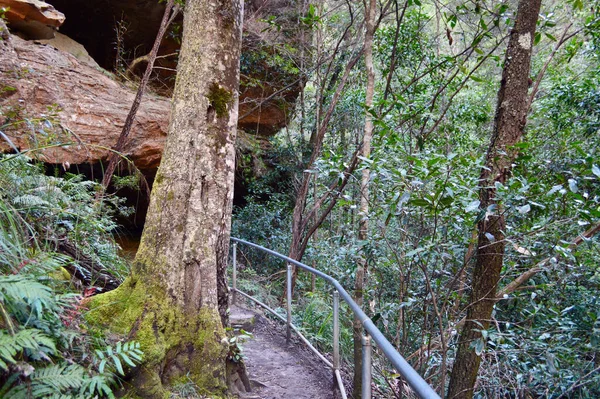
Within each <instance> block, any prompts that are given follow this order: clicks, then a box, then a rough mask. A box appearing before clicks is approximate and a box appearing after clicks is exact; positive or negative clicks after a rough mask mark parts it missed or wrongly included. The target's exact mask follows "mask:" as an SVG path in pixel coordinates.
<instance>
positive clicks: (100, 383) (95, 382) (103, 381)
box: [80, 374, 115, 398]
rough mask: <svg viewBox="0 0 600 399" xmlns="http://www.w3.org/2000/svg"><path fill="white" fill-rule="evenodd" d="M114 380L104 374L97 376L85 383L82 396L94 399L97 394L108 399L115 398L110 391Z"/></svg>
mask: <svg viewBox="0 0 600 399" xmlns="http://www.w3.org/2000/svg"><path fill="white" fill-rule="evenodd" d="M112 382H113V379H112V378H110V377H109V376H106V375H104V374H99V375H95V376H93V377H92V378H89V379H87V380H86V381H85V383H84V385H83V386H82V388H81V392H80V394H81V395H83V396H84V397H86V398H89V397H93V396H94V395H95V394H98V395H100V396H106V397H108V398H114V397H115V395H114V394H113V392H112V389H110V384H112Z"/></svg>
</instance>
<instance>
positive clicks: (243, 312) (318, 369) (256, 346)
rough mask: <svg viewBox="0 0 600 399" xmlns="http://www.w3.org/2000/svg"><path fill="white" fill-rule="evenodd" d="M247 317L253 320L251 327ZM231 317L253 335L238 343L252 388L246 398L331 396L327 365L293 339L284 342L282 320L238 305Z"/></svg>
mask: <svg viewBox="0 0 600 399" xmlns="http://www.w3.org/2000/svg"><path fill="white" fill-rule="evenodd" d="M249 319H253V326H252V325H250V324H251V322H249V321H248V320H249ZM231 320H232V324H234V320H235V321H236V322H238V323H239V324H244V326H243V327H242V328H244V330H247V331H248V330H252V331H250V332H251V333H252V338H250V339H249V340H248V341H246V342H244V343H243V344H241V346H242V354H243V355H244V358H245V360H244V361H245V363H246V368H247V370H248V374H249V377H250V382H251V385H252V391H251V392H248V393H245V394H243V395H241V396H240V398H245V399H282V398H296V399H334V398H335V394H334V391H333V389H334V386H333V381H332V375H331V371H330V370H329V368H328V367H327V366H326V365H324V364H323V363H322V362H321V361H320V360H319V359H318V358H317V357H316V356H315V355H314V354H313V353H312V352H310V350H309V349H308V348H305V346H304V344H303V343H302V342H301V341H300V340H298V339H294V338H292V342H291V343H290V344H289V345H287V344H286V342H285V329H284V327H283V326H282V325H281V323H276V322H274V321H271V320H269V319H267V318H266V317H265V316H264V315H262V314H261V313H258V312H257V311H254V310H249V309H246V308H240V307H237V306H234V307H232V309H231Z"/></svg>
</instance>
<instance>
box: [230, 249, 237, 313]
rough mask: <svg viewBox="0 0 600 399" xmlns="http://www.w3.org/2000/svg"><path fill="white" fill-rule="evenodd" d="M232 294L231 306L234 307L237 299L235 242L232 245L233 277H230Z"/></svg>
mask: <svg viewBox="0 0 600 399" xmlns="http://www.w3.org/2000/svg"><path fill="white" fill-rule="evenodd" d="M232 285H233V292H232V294H231V304H232V305H235V301H236V299H237V242H234V243H233V276H232Z"/></svg>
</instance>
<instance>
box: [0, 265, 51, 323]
mask: <svg viewBox="0 0 600 399" xmlns="http://www.w3.org/2000/svg"><path fill="white" fill-rule="evenodd" d="M7 301H10V302H14V301H21V302H25V303H26V304H27V305H29V306H30V307H31V308H32V310H34V311H35V313H36V316H37V317H38V318H41V316H42V310H43V309H44V308H49V307H53V305H54V298H53V296H52V290H51V289H50V287H47V286H45V285H44V284H41V283H39V282H37V281H34V280H32V279H30V278H27V277H24V276H19V275H8V276H0V302H2V303H7Z"/></svg>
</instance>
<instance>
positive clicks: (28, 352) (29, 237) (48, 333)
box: [0, 155, 142, 399]
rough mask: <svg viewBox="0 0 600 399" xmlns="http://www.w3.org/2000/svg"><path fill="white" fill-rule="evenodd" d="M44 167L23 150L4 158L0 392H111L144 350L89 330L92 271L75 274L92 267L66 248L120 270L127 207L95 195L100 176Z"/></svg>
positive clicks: (0, 162) (0, 170)
mask: <svg viewBox="0 0 600 399" xmlns="http://www.w3.org/2000/svg"><path fill="white" fill-rule="evenodd" d="M44 172H45V171H44V167H43V165H41V164H38V163H34V162H32V161H31V160H30V159H27V158H26V157H24V156H15V155H9V156H3V157H2V158H0V187H2V190H1V191H0V397H2V398H7V399H10V398H92V397H109V398H112V397H114V394H113V389H114V387H115V386H116V383H117V382H118V381H117V380H118V376H124V375H125V374H126V373H127V372H128V369H129V368H132V367H135V366H136V365H137V364H139V363H140V361H141V360H142V352H141V350H140V348H139V344H138V343H137V342H124V341H123V340H122V339H120V337H113V336H111V337H101V336H91V335H89V334H88V328H87V326H86V324H85V322H84V320H83V318H82V317H81V316H82V313H84V312H85V310H86V309H85V305H84V304H85V298H86V297H87V296H89V295H91V294H92V293H93V292H95V291H96V289H95V287H93V283H94V281H92V282H91V284H86V283H84V282H83V281H81V280H79V279H77V278H75V277H74V275H76V273H74V272H77V271H79V275H84V274H85V272H86V270H85V268H84V267H83V266H82V264H81V262H80V260H79V259H75V258H73V257H72V256H69V255H67V254H65V253H61V248H63V246H64V245H65V243H69V244H70V246H72V247H74V248H76V250H77V253H78V254H79V255H80V256H81V259H86V260H87V261H88V262H91V263H92V264H93V265H94V267H95V268H97V269H98V270H102V272H103V273H106V274H109V275H111V276H113V277H114V278H115V279H117V280H120V279H121V278H122V277H123V276H125V275H126V273H127V264H126V262H125V261H124V260H123V259H121V258H120V257H119V256H118V253H117V250H118V247H117V246H116V244H115V243H114V240H113V239H112V232H113V231H114V230H115V229H116V228H117V225H116V224H115V223H114V222H113V220H112V216H113V214H114V213H115V212H119V211H124V210H125V209H124V208H123V207H122V206H121V204H120V201H118V200H116V199H114V198H113V199H110V198H108V199H107V200H108V201H105V202H97V201H95V200H94V192H95V190H96V189H97V184H96V183H94V182H90V181H84V180H83V179H82V178H81V177H80V176H75V175H70V174H67V175H66V176H65V177H64V178H58V177H52V176H46V175H45V174H44ZM70 271H71V272H70ZM88 274H89V273H88ZM82 292H83V293H82Z"/></svg>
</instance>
